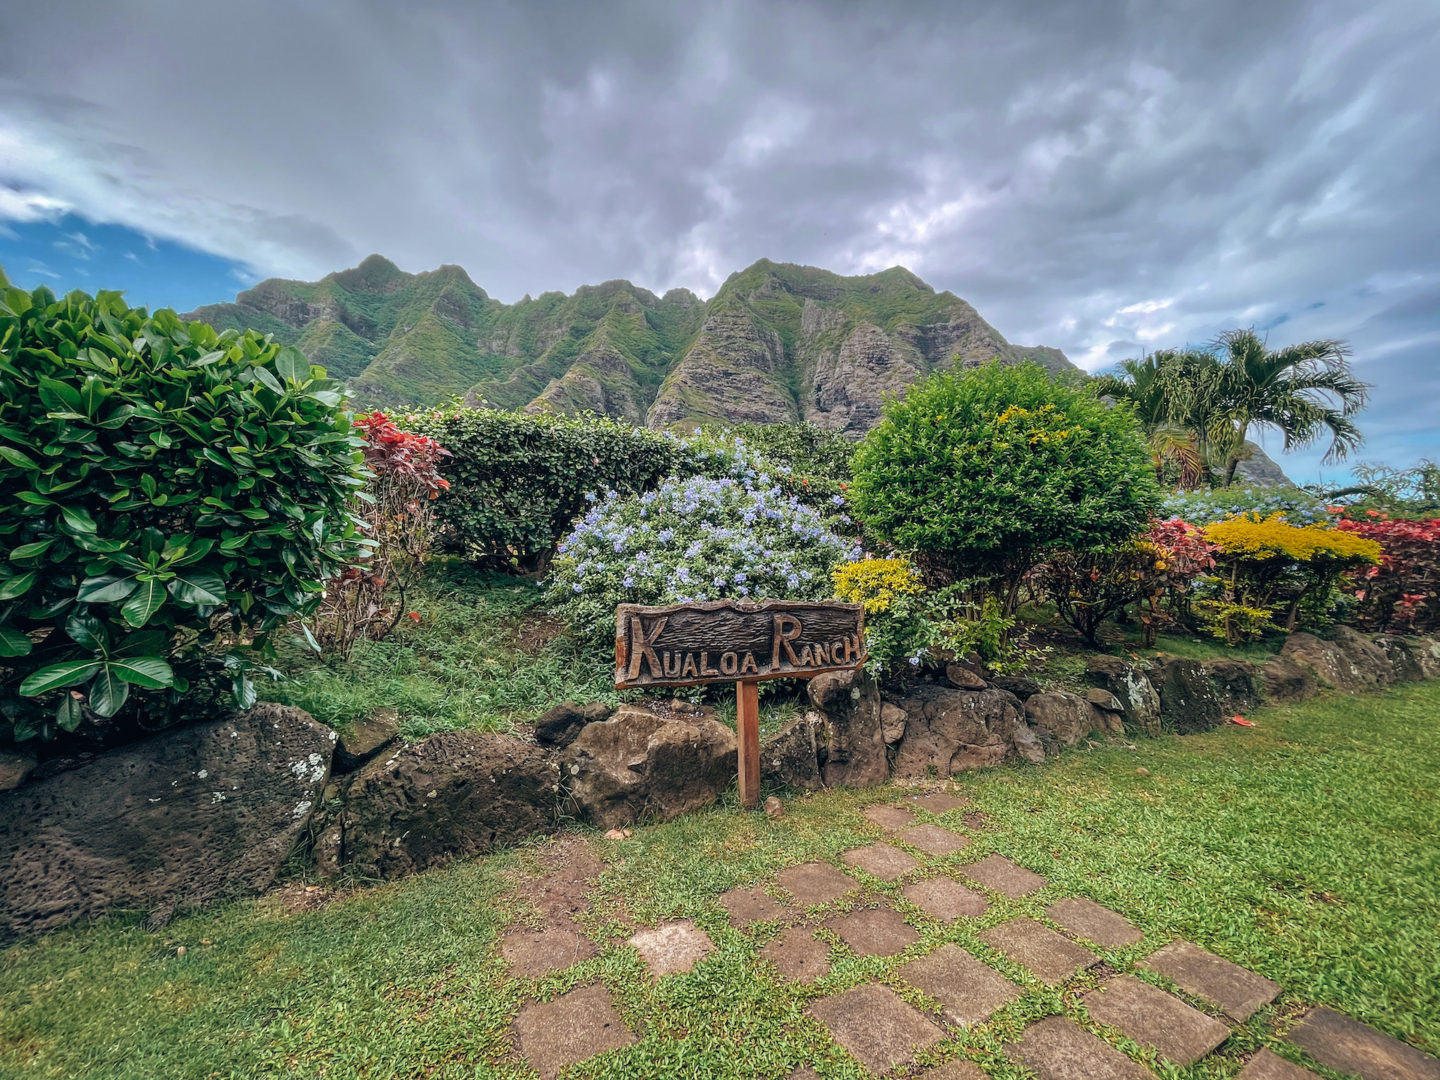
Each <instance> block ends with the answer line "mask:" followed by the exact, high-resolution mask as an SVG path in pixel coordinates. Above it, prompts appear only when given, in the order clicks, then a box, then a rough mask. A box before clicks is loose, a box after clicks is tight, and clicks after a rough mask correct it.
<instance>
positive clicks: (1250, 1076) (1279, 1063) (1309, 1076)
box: [1235, 1050, 1320, 1080]
mask: <svg viewBox="0 0 1440 1080" xmlns="http://www.w3.org/2000/svg"><path fill="white" fill-rule="evenodd" d="M1235 1080H1320V1074H1319V1073H1316V1072H1311V1071H1310V1070H1309V1069H1302V1068H1301V1067H1300V1066H1299V1065H1296V1064H1295V1063H1294V1062H1293V1061H1286V1060H1285V1059H1284V1058H1282V1057H1281V1056H1280V1055H1279V1054H1277V1053H1275V1051H1273V1050H1261V1051H1260V1052H1259V1053H1258V1054H1256V1055H1255V1056H1254V1057H1252V1058H1251V1059H1250V1060H1249V1061H1247V1062H1246V1063H1245V1067H1244V1068H1243V1069H1241V1070H1240V1071H1239V1072H1238V1073H1236V1074H1235Z"/></svg>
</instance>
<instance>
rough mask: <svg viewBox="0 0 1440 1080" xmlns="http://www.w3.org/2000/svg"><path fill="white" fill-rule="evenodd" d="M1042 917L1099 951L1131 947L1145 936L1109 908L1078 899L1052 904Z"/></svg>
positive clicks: (1071, 898)
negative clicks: (1087, 942) (1045, 916)
mask: <svg viewBox="0 0 1440 1080" xmlns="http://www.w3.org/2000/svg"><path fill="white" fill-rule="evenodd" d="M1045 914H1046V915H1049V916H1050V918H1052V919H1054V920H1055V921H1056V922H1057V923H1059V924H1060V925H1061V926H1063V927H1064V928H1065V929H1066V930H1068V931H1070V933H1072V934H1074V935H1075V936H1076V937H1082V938H1084V939H1085V940H1086V941H1093V942H1094V943H1095V944H1096V945H1099V946H1100V947H1101V948H1102V949H1119V948H1123V947H1124V946H1126V945H1134V944H1135V943H1136V942H1137V941H1139V940H1140V939H1141V938H1142V937H1144V936H1145V935H1144V934H1142V933H1140V931H1139V930H1136V929H1135V927H1133V926H1131V925H1130V924H1129V923H1128V922H1126V921H1125V919H1124V918H1123V917H1121V916H1119V915H1117V914H1115V912H1113V911H1111V910H1110V909H1109V908H1107V907H1101V906H1100V905H1099V904H1097V903H1095V901H1094V900H1085V899H1083V898H1081V897H1079V896H1072V897H1069V898H1068V899H1065V900H1057V901H1055V903H1053V904H1051V905H1050V906H1049V907H1048V908H1046V909H1045Z"/></svg>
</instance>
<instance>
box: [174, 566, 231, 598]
mask: <svg viewBox="0 0 1440 1080" xmlns="http://www.w3.org/2000/svg"><path fill="white" fill-rule="evenodd" d="M169 589H170V595H171V596H173V597H175V599H176V600H178V601H179V602H180V603H182V604H202V605H205V606H209V607H214V606H216V605H219V604H223V603H224V602H225V580H224V578H222V577H221V576H220V575H219V574H217V573H215V572H214V571H211V570H193V569H190V568H188V567H187V568H185V569H182V570H179V571H177V573H176V575H175V578H174V580H172V581H171V582H170V584H169Z"/></svg>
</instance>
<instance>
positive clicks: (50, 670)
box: [20, 660, 101, 697]
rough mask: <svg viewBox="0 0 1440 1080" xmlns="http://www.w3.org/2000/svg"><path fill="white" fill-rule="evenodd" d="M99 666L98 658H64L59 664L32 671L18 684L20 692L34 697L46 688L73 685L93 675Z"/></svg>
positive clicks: (53, 688)
mask: <svg viewBox="0 0 1440 1080" xmlns="http://www.w3.org/2000/svg"><path fill="white" fill-rule="evenodd" d="M100 666H101V665H100V661H99V660H66V661H65V662H64V663H61V664H51V665H49V666H48V667H43V668H41V669H40V670H39V671H32V672H31V673H30V674H29V675H28V676H27V677H26V678H25V681H24V682H22V683H21V684H20V693H21V694H23V695H24V696H25V697H36V696H38V695H40V694H43V693H45V692H46V691H47V690H55V689H57V688H59V687H61V686H74V685H76V684H77V683H82V682H84V681H85V680H86V679H88V678H90V676H92V675H94V674H95V673H96V672H97V671H99V670H100Z"/></svg>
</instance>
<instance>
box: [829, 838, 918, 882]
mask: <svg viewBox="0 0 1440 1080" xmlns="http://www.w3.org/2000/svg"><path fill="white" fill-rule="evenodd" d="M840 858H841V859H842V860H843V861H844V862H846V863H847V864H848V865H850V866H853V867H855V868H856V869H858V870H864V871H865V872H866V873H867V874H870V875H872V876H874V877H877V878H879V879H880V880H881V881H895V880H897V879H898V878H901V877H904V876H905V875H906V874H908V873H910V871H911V870H914V869H915V868H916V867H917V866H919V865H920V861H919V860H918V859H916V858H915V856H914V855H910V854H907V853H906V852H904V851H901V850H900V849H899V848H897V847H894V846H892V845H890V844H867V845H866V846H865V847H858V848H851V849H850V850H849V851H847V852H845V854H844V855H841V856H840Z"/></svg>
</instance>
